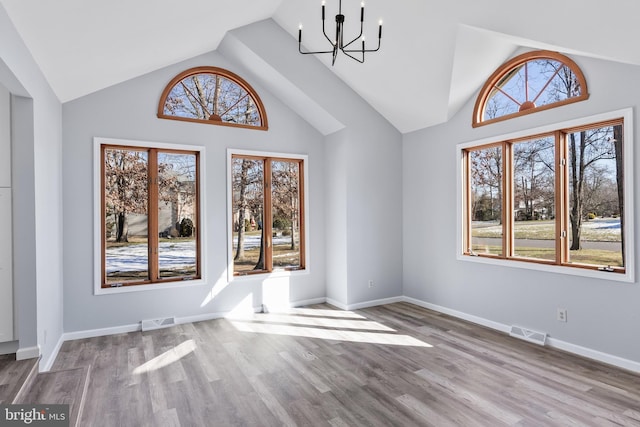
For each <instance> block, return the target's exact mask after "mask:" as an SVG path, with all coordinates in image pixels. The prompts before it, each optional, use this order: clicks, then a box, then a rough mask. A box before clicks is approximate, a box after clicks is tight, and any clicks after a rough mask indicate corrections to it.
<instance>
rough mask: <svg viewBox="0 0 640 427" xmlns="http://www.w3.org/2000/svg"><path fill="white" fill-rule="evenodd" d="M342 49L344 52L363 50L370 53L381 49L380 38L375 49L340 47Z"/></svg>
mask: <svg viewBox="0 0 640 427" xmlns="http://www.w3.org/2000/svg"><path fill="white" fill-rule="evenodd" d="M340 50H341V51H343V52H344V53H347V52H351V53H356V52H363V53H370V52H377V51H379V50H380V40H378V47H377V48H375V49H340Z"/></svg>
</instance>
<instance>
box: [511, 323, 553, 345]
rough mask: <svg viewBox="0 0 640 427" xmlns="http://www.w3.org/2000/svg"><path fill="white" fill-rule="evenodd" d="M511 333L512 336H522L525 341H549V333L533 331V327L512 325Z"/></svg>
mask: <svg viewBox="0 0 640 427" xmlns="http://www.w3.org/2000/svg"><path fill="white" fill-rule="evenodd" d="M509 335H511V336H512V337H516V338H520V339H522V340H525V341H529V342H532V343H534V344H540V345H544V343H545V341H547V334H546V333H544V332H538V331H532V330H531V329H527V328H523V327H522V326H516V325H511V330H510V331H509Z"/></svg>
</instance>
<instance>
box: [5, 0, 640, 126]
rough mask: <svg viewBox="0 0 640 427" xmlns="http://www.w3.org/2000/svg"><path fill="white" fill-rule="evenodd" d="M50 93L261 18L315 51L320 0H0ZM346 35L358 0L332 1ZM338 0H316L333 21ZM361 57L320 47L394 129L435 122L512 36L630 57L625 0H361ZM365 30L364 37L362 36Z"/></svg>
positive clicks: (211, 43) (209, 42) (208, 44)
mask: <svg viewBox="0 0 640 427" xmlns="http://www.w3.org/2000/svg"><path fill="white" fill-rule="evenodd" d="M0 3H1V4H2V5H3V6H4V8H5V9H6V10H7V13H8V14H9V16H10V17H11V19H12V21H13V22H14V24H15V26H16V28H17V30H18V32H19V33H20V34H21V36H22V38H23V39H24V42H25V44H26V45H27V47H28V48H29V50H30V51H31V53H32V55H33V57H34V59H35V61H36V62H37V63H38V64H39V66H40V68H41V69H42V71H43V73H44V75H45V77H46V78H47V80H48V81H49V84H50V85H51V87H52V88H53V90H54V91H55V93H56V94H57V96H58V97H59V99H60V101H61V102H67V101H70V100H73V99H76V98H78V97H81V96H84V95H87V94H89V93H92V92H95V91H97V90H100V89H103V88H106V87H109V86H111V85H114V84H117V83H120V82H122V81H125V80H128V79H131V78H133V77H137V76H139V75H142V74H144V73H147V72H150V71H153V70H156V69H159V68H161V67H164V66H167V65H170V64H174V63H176V62H179V61H182V60H184V59H187V58H190V57H194V56H196V55H199V54H202V53H206V52H209V51H212V50H215V49H217V48H218V45H219V44H220V42H221V41H222V40H223V38H224V36H225V34H226V33H227V31H230V30H232V29H234V28H237V27H240V26H244V25H248V24H251V23H253V22H256V21H261V20H264V19H268V18H272V19H273V20H274V21H275V22H276V23H277V24H279V25H280V26H281V27H282V28H283V29H284V30H285V31H286V32H287V33H289V34H290V35H291V43H290V44H287V45H283V46H281V48H282V49H293V50H297V36H298V34H297V33H298V25H299V24H301V23H302V24H304V44H305V46H306V47H307V48H308V49H310V50H326V49H327V45H328V42H327V41H326V39H324V37H323V36H322V35H321V20H320V11H321V9H320V4H321V2H320V0H317V1H308V0H305V1H301V0H233V1H223V0H181V1H180V2H176V1H172V0H136V1H131V0H110V1H98V0H56V1H51V0H0ZM342 3H343V13H344V15H345V16H346V22H345V31H346V33H347V38H348V37H349V36H352V37H355V36H356V35H357V32H358V24H359V9H360V1H359V0H344V1H343V2H342ZM337 9H338V0H326V10H327V28H328V30H329V32H330V33H331V32H333V28H334V15H335V14H336V13H337ZM365 10H366V16H365V24H366V26H365V35H366V36H367V43H371V44H374V40H375V39H376V37H377V24H378V21H379V20H380V19H382V20H383V22H384V32H383V39H382V47H381V49H380V51H379V52H377V53H374V54H370V55H367V57H366V61H365V63H364V64H359V63H357V62H355V61H352V60H350V59H348V58H346V57H344V56H339V57H338V59H337V61H336V64H335V66H333V67H331V62H330V61H331V59H330V56H329V55H327V56H324V57H320V58H319V60H320V61H321V63H322V64H324V65H326V66H327V67H329V68H330V69H331V71H332V72H334V73H335V74H336V75H337V76H338V77H339V78H340V79H342V80H343V81H344V82H345V83H346V84H348V85H349V86H350V87H351V88H352V89H353V90H354V91H356V92H357V93H358V94H359V95H360V96H362V97H363V98H364V99H365V100H366V101H367V102H368V103H369V104H371V106H373V108H375V109H376V110H377V111H378V112H379V113H380V114H381V115H383V116H384V117H385V118H386V119H387V120H388V121H389V122H390V123H391V124H393V125H394V126H395V127H396V128H397V129H398V130H399V131H400V132H402V133H406V132H411V131H414V130H417V129H421V128H424V127H428V126H432V125H435V124H438V123H442V122H445V121H446V120H448V118H450V117H451V116H452V115H453V114H455V113H456V112H457V111H458V110H459V108H460V107H461V106H462V105H463V104H464V103H465V102H467V101H468V100H469V99H470V97H471V96H473V95H474V93H475V92H476V91H477V90H478V89H479V87H480V86H481V85H482V83H483V82H484V80H485V79H486V78H487V77H488V76H489V74H491V72H492V71H493V70H494V69H495V68H497V67H498V66H499V65H500V64H501V63H502V62H503V61H504V60H505V59H507V58H508V57H509V56H510V55H511V54H512V53H513V52H514V51H515V50H516V49H518V48H519V47H527V48H545V49H551V50H557V51H561V52H563V53H566V54H569V55H571V54H574V55H584V56H591V57H598V58H603V59H608V60H613V61H619V62H624V63H630V64H636V65H640V49H638V47H637V40H640V25H637V22H636V21H637V17H638V12H640V3H639V2H637V0H617V1H616V2H603V1H602V0H564V1H562V2H558V1H557V0H538V1H537V2H521V1H507V0H456V1H438V2H436V1H426V0H394V1H389V0H366V8H365ZM369 40H370V42H369Z"/></svg>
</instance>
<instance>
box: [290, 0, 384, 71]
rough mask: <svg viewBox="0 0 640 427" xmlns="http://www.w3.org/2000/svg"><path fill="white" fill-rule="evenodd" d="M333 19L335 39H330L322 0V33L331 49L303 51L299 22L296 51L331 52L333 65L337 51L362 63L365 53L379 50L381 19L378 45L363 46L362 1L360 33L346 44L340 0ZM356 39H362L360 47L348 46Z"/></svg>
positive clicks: (310, 52)
mask: <svg viewBox="0 0 640 427" xmlns="http://www.w3.org/2000/svg"><path fill="white" fill-rule="evenodd" d="M335 21H336V34H335V39H331V38H330V37H329V36H328V35H327V31H326V23H325V4H324V0H323V2H322V34H323V35H324V37H325V38H326V39H327V41H328V42H329V44H330V45H331V47H332V49H331V50H322V51H303V50H302V24H301V25H300V27H299V29H298V52H300V53H301V54H303V55H315V54H323V53H331V54H332V60H331V65H335V62H336V59H337V56H338V52H339V51H342V53H344V54H345V55H346V56H348V57H349V58H351V59H353V60H354V61H357V62H359V63H363V62H364V60H365V53H372V52H377V51H379V50H380V46H381V40H382V21H380V24H379V27H378V46H377V47H376V48H375V49H366V48H365V41H364V35H363V34H364V3H363V4H362V6H361V7H360V33H359V34H358V35H357V36H356V37H355V38H354V39H353V40H351V41H349V42H348V43H346V44H345V43H344V22H345V16H344V15H343V14H342V0H339V3H338V14H337V15H336V18H335ZM358 40H361V41H362V47H361V48H360V49H355V48H353V47H352V48H349V47H350V46H352V45H353V44H354V43H355V42H356V41H358Z"/></svg>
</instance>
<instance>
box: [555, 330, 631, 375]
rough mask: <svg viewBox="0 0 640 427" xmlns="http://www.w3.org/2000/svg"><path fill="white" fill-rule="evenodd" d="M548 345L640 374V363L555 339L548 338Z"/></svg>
mask: <svg viewBox="0 0 640 427" xmlns="http://www.w3.org/2000/svg"><path fill="white" fill-rule="evenodd" d="M547 343H548V344H549V347H553V348H557V349H558V350H563V351H566V352H567V353H573V354H577V355H578V356H582V357H586V358H587V359H593V360H597V361H598V362H603V363H606V364H609V365H613V366H617V367H618V368H622V369H626V370H628V371H632V372H636V373H640V362H636V361H633V360H629V359H624V358H622V357H618V356H614V355H612V354H608V353H603V352H601V351H598V350H593V349H591V348H587V347H582V346H579V345H576V344H571V343H569V342H566V341H562V340H558V339H555V338H547Z"/></svg>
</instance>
